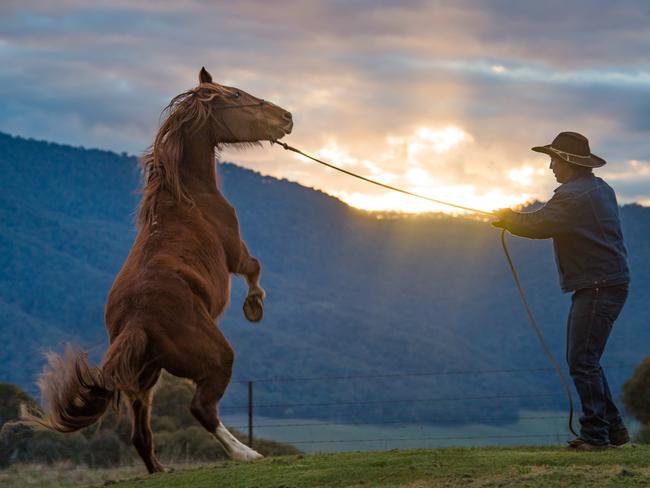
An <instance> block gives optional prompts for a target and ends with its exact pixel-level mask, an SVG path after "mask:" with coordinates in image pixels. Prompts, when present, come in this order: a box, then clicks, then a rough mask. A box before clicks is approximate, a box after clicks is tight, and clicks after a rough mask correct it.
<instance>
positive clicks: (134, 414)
mask: <svg viewBox="0 0 650 488" xmlns="http://www.w3.org/2000/svg"><path fill="white" fill-rule="evenodd" d="M152 396H153V395H152V390H149V391H148V392H146V394H144V396H143V398H135V399H132V398H129V408H130V411H129V413H130V416H131V442H132V444H133V446H134V447H135V449H136V450H137V451H138V454H140V457H141V458H142V460H143V461H144V464H145V466H146V467H147V470H148V471H149V472H150V473H156V472H160V471H164V470H165V469H164V468H163V466H162V464H160V462H158V459H157V458H156V455H155V454H154V450H153V433H152V432H151V425H150V420H151V399H152Z"/></svg>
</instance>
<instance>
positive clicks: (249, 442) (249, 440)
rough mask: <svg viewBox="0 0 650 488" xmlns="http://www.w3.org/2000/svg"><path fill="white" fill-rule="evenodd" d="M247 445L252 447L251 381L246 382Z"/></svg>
mask: <svg viewBox="0 0 650 488" xmlns="http://www.w3.org/2000/svg"><path fill="white" fill-rule="evenodd" d="M248 447H250V448H251V449H252V448H253V382H252V381H249V382H248Z"/></svg>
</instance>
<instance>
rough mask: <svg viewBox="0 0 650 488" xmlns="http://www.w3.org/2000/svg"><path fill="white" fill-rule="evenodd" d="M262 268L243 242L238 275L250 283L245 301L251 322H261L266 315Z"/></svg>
mask: <svg viewBox="0 0 650 488" xmlns="http://www.w3.org/2000/svg"><path fill="white" fill-rule="evenodd" d="M261 271H262V266H261V265H260V262H259V260H258V259H257V258H255V257H253V256H251V255H250V252H249V251H248V248H247V247H246V244H244V242H243V241H242V257H241V260H240V262H239V269H237V271H236V273H237V274H240V275H244V276H245V278H246V282H247V283H248V294H247V295H246V299H245V300H244V307H243V308H244V315H245V316H246V318H247V319H248V320H249V321H250V322H259V321H260V320H262V316H263V315H264V298H265V297H266V293H265V292H264V289H263V288H262V287H261V286H260V273H261Z"/></svg>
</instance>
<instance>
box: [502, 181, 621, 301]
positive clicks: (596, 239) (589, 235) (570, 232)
mask: <svg viewBox="0 0 650 488" xmlns="http://www.w3.org/2000/svg"><path fill="white" fill-rule="evenodd" d="M503 226H504V227H505V228H506V229H508V230H509V231H510V232H511V233H513V234H515V235H518V236H521V237H528V238H530V239H548V238H552V239H553V245H554V248H555V262H556V263H557V267H558V271H559V273H560V284H561V286H562V290H563V291H564V292H570V291H575V290H580V289H583V288H599V287H603V286H614V285H620V284H623V283H628V282H629V281H630V271H629V269H628V266H627V252H626V250H625V245H624V244H623V233H622V232H621V223H620V220H619V217H618V204H617V203H616V195H615V194H614V190H612V188H611V187H610V186H609V185H608V184H607V183H605V182H604V181H603V180H602V179H600V178H598V177H596V176H594V175H593V174H589V175H587V176H582V177H580V178H576V179H574V180H572V181H569V182H567V183H564V184H563V185H560V186H559V187H558V188H556V189H555V195H554V196H553V198H551V199H550V200H549V201H548V202H547V203H546V205H544V207H542V208H541V209H539V210H537V211H535V212H528V213H520V212H510V213H508V214H507V216H506V217H505V218H504V219H503Z"/></svg>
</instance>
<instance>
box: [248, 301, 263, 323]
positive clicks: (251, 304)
mask: <svg viewBox="0 0 650 488" xmlns="http://www.w3.org/2000/svg"><path fill="white" fill-rule="evenodd" d="M244 315H245V316H246V318H247V319H248V320H249V321H250V322H259V321H260V320H262V316H263V315H264V301H263V300H262V297H261V296H259V295H249V296H247V297H246V300H244Z"/></svg>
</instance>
